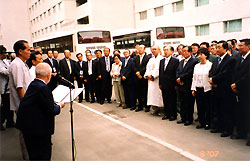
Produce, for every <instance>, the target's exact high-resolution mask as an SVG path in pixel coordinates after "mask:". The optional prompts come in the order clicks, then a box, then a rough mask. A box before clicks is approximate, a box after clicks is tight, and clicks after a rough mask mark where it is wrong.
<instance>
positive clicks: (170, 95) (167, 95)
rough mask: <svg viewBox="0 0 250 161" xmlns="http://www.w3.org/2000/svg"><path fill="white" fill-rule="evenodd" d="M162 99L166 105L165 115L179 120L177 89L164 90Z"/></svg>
mask: <svg viewBox="0 0 250 161" xmlns="http://www.w3.org/2000/svg"><path fill="white" fill-rule="evenodd" d="M162 98H163V104H164V115H165V116H167V117H174V118H177V105H176V102H177V101H176V99H177V97H176V91H175V89H174V88H173V89H163V90H162Z"/></svg>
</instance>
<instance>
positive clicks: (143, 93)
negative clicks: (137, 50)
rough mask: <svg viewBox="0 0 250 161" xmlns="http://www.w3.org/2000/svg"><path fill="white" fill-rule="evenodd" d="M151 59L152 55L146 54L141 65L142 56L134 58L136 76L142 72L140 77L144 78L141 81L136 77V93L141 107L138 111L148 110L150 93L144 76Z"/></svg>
mask: <svg viewBox="0 0 250 161" xmlns="http://www.w3.org/2000/svg"><path fill="white" fill-rule="evenodd" d="M150 58H151V56H150V55H147V54H146V53H145V55H144V57H143V59H142V61H141V64H140V56H139V55H137V56H136V57H135V58H134V66H135V74H136V72H140V75H141V76H142V78H141V79H139V78H138V77H137V76H136V75H135V91H136V94H135V95H136V98H138V100H139V106H138V109H143V107H145V108H147V92H148V80H147V79H144V74H145V72H146V66H147V64H148V61H149V59H150Z"/></svg>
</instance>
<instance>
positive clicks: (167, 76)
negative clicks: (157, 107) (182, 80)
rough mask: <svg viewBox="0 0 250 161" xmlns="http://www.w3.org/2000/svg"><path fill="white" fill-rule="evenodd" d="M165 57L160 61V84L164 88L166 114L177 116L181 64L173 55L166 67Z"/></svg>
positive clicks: (163, 96)
mask: <svg viewBox="0 0 250 161" xmlns="http://www.w3.org/2000/svg"><path fill="white" fill-rule="evenodd" d="M165 59H166V58H164V59H162V60H161V61H160V69H159V85H160V87H161V90H162V98H163V103H164V114H165V116H167V117H169V118H170V117H174V118H177V107H176V99H177V98H176V91H175V86H177V82H176V71H177V68H178V65H179V60H178V59H176V58H174V57H171V58H170V59H169V62H168V64H167V66H166V69H165Z"/></svg>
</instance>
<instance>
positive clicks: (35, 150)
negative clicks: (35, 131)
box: [23, 133, 52, 160]
mask: <svg viewBox="0 0 250 161" xmlns="http://www.w3.org/2000/svg"><path fill="white" fill-rule="evenodd" d="M23 138H24V142H25V145H26V148H27V151H28V154H29V160H50V159H51V149H52V143H51V135H48V136H36V135H29V134H26V133H23Z"/></svg>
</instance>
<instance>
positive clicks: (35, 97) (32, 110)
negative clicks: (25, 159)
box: [16, 63, 64, 160]
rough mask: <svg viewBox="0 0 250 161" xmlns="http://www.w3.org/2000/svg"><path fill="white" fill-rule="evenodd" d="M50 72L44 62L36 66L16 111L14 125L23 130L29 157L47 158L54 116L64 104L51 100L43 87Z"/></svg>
mask: <svg viewBox="0 0 250 161" xmlns="http://www.w3.org/2000/svg"><path fill="white" fill-rule="evenodd" d="M51 71H52V69H51V68H50V66H49V65H48V64H47V63H40V64H38V65H37V66H36V78H35V79H34V80H33V81H32V82H31V83H30V85H29V87H28V90H27V91H26V93H25V95H24V98H23V99H22V100H21V102H20V105H19V110H18V112H17V122H16V124H17V128H18V129H19V130H21V131H22V133H23V137H24V142H25V145H26V148H27V151H28V154H29V159H30V160H50V159H51V149H52V147H51V145H52V143H51V135H53V134H54V125H55V115H58V114H59V113H60V110H61V108H63V107H64V103H58V104H56V103H54V99H53V96H52V93H51V90H50V89H49V87H48V86H47V84H48V83H49V81H50V79H51Z"/></svg>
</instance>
